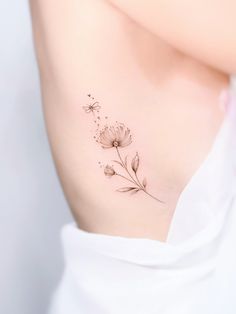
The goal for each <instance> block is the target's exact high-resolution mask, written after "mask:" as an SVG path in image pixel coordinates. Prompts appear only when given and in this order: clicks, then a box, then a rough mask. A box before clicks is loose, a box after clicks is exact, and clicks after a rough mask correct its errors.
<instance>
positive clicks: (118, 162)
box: [112, 160, 124, 168]
mask: <svg viewBox="0 0 236 314" xmlns="http://www.w3.org/2000/svg"><path fill="white" fill-rule="evenodd" d="M112 161H114V162H116V163H117V164H119V165H120V166H121V167H123V168H124V166H123V165H122V163H121V162H120V161H118V160H112Z"/></svg>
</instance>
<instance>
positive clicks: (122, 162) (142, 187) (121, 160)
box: [116, 147, 165, 203]
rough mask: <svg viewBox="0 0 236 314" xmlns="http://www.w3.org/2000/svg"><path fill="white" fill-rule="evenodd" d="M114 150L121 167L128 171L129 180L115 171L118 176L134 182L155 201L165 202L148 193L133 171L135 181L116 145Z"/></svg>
mask: <svg viewBox="0 0 236 314" xmlns="http://www.w3.org/2000/svg"><path fill="white" fill-rule="evenodd" d="M116 151H117V154H118V156H119V159H120V162H121V164H122V165H123V168H124V169H125V170H126V172H127V173H128V175H129V176H130V178H131V180H130V179H128V178H126V177H125V176H122V175H121V174H118V173H117V175H118V176H120V177H122V178H124V179H126V180H128V181H130V182H132V183H134V184H136V185H137V186H138V187H139V188H140V190H142V191H143V192H144V193H145V194H147V195H149V196H150V197H151V198H153V199H154V200H156V201H158V202H161V203H165V202H163V201H161V200H160V199H158V198H156V197H155V196H153V195H152V194H150V193H148V192H147V191H146V189H145V187H144V186H143V185H142V184H141V183H140V181H139V179H138V176H137V174H136V172H135V177H136V179H137V181H136V180H135V179H134V178H133V176H132V175H131V173H130V172H129V169H128V168H127V166H126V165H125V163H124V161H123V159H122V157H121V155H120V152H119V149H118V147H116Z"/></svg>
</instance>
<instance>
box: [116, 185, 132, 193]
mask: <svg viewBox="0 0 236 314" xmlns="http://www.w3.org/2000/svg"><path fill="white" fill-rule="evenodd" d="M136 189H137V188H136V187H132V186H129V187H124V188H120V189H118V190H116V191H118V192H129V191H133V190H136Z"/></svg>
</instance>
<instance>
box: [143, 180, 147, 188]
mask: <svg viewBox="0 0 236 314" xmlns="http://www.w3.org/2000/svg"><path fill="white" fill-rule="evenodd" d="M143 186H144V187H146V186H147V180H146V178H144V179H143Z"/></svg>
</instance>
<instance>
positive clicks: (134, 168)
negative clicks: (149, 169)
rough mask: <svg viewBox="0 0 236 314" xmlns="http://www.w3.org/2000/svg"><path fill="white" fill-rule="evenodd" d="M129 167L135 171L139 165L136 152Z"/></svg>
mask: <svg viewBox="0 0 236 314" xmlns="http://www.w3.org/2000/svg"><path fill="white" fill-rule="evenodd" d="M131 167H132V169H133V171H134V172H135V173H136V172H137V170H138V167H139V156H138V153H136V155H135V156H134V158H133V160H132V163H131Z"/></svg>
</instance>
